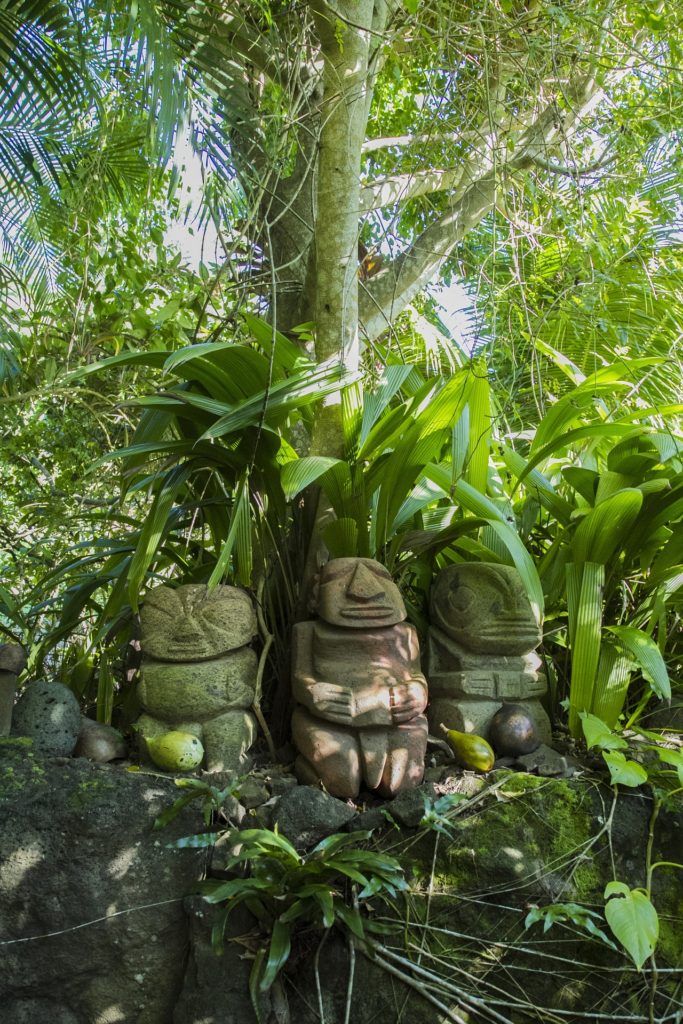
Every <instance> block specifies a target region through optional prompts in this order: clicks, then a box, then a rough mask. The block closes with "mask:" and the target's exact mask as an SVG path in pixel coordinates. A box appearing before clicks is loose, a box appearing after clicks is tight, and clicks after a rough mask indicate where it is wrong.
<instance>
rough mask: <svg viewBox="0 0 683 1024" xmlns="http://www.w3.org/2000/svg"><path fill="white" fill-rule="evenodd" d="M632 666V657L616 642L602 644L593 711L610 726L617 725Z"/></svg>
mask: <svg viewBox="0 0 683 1024" xmlns="http://www.w3.org/2000/svg"><path fill="white" fill-rule="evenodd" d="M631 667H632V662H631V659H630V658H627V657H626V656H625V655H624V653H623V651H621V650H620V649H619V648H618V647H617V646H616V645H615V644H611V643H603V644H602V645H601V647H600V660H599V662H598V670H597V674H596V678H595V688H594V691H593V704H592V707H591V711H592V712H593V714H594V715H597V717H598V718H601V719H602V720H603V721H605V722H606V723H607V725H609V726H610V727H611V726H614V725H616V723H617V720H618V718H619V715H620V714H621V710H622V708H623V706H624V700H625V699H626V693H627V690H628V684H629V682H630V680H631ZM584 732H585V728H584Z"/></svg>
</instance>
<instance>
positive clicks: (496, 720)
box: [489, 704, 541, 757]
mask: <svg viewBox="0 0 683 1024" xmlns="http://www.w3.org/2000/svg"><path fill="white" fill-rule="evenodd" d="M489 739H490V742H491V745H492V747H493V749H494V750H495V751H496V753H497V754H498V755H499V756H501V757H506V756H508V757H514V756H516V755H518V754H530V753H531V752H532V751H533V750H536V748H537V747H538V746H539V744H540V742H541V740H540V737H539V735H538V729H537V727H536V722H535V721H534V719H533V717H532V716H531V715H530V714H529V712H528V711H527V710H526V709H525V708H522V707H520V706H519V705H518V704H503V706H502V708H500V709H499V710H498V711H496V713H495V715H494V716H493V718H492V719H491V725H490V726H489Z"/></svg>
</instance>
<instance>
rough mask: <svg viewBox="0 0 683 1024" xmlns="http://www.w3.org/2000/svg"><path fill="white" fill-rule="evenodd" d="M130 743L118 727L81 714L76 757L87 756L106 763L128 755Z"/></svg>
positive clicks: (91, 759) (89, 758)
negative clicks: (95, 720)
mask: <svg viewBox="0 0 683 1024" xmlns="http://www.w3.org/2000/svg"><path fill="white" fill-rule="evenodd" d="M127 755H128V744H127V743H126V741H125V740H124V738H123V736H122V735H121V733H120V732H119V731H118V729H114V727H113V726H111V725H105V724H104V722H94V721H93V720H92V718H86V717H85V715H81V730H80V732H79V734H78V741H77V743H76V749H75V750H74V757H87V758H88V760H89V761H97V762H98V763H99V764H106V763H107V762H108V761H115V760H117V759H118V758H122V757H127Z"/></svg>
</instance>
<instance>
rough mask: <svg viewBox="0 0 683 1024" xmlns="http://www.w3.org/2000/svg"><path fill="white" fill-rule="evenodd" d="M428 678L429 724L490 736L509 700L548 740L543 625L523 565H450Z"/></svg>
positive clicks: (437, 585) (440, 590) (434, 598)
mask: <svg viewBox="0 0 683 1024" xmlns="http://www.w3.org/2000/svg"><path fill="white" fill-rule="evenodd" d="M430 609H431V611H430V619H431V625H430V629H429V646H428V661H427V678H428V679H429V689H430V694H431V698H432V701H431V704H430V708H429V724H430V727H431V730H432V732H434V733H436V734H438V729H439V725H440V724H441V723H442V722H443V723H444V725H446V726H447V727H448V728H449V729H457V730H458V731H460V732H470V733H477V734H478V735H480V736H484V737H487V736H488V728H489V724H490V722H491V719H492V718H493V716H494V714H495V713H496V711H497V710H498V709H499V708H500V707H502V705H503V702H512V703H514V704H518V705H521V706H522V707H523V708H524V709H525V710H526V711H527V712H528V713H529V714H530V715H531V716H532V718H533V719H534V721H535V723H536V726H537V730H538V737H539V739H540V740H541V742H543V743H549V742H550V739H551V729H550V721H549V719H548V716H547V714H546V712H545V711H544V709H543V707H542V706H541V703H540V700H539V698H540V697H541V696H542V695H543V694H544V693H545V691H546V689H547V684H546V679H545V676H544V675H543V674H542V673H541V672H540V671H539V669H540V666H541V661H540V658H539V657H538V655H537V654H536V653H535V651H534V648H535V647H537V646H538V644H539V643H540V642H541V636H542V633H541V627H540V626H539V624H538V623H537V621H536V619H535V617H534V613H533V610H532V608H531V603H530V601H529V598H528V596H527V593H526V591H525V589H524V586H523V584H522V581H521V579H520V576H519V573H518V572H517V570H516V569H515V568H514V567H512V566H509V565H494V564H489V563H484V562H472V563H462V564H459V565H449V566H448V568H446V569H443V570H442V571H441V572H440V573H439V574H438V576H437V577H436V580H435V582H434V586H433V587H432V592H431V598H430Z"/></svg>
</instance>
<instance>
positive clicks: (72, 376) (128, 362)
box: [60, 350, 171, 384]
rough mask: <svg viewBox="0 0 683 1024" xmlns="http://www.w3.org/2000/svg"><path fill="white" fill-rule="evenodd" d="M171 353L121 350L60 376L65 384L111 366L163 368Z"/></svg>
mask: <svg viewBox="0 0 683 1024" xmlns="http://www.w3.org/2000/svg"><path fill="white" fill-rule="evenodd" d="M169 355H171V353H170V352H168V351H154V350H152V351H151V352H150V351H145V352H140V351H135V352H121V353H120V354H119V355H117V356H109V357H108V358H107V359H100V360H99V362H97V363H89V364H88V365H87V366H81V367H80V368H79V369H78V370H72V371H71V372H70V373H66V374H65V375H64V376H63V377H61V378H60V380H61V382H62V383H64V384H70V383H71V382H72V381H75V380H81V378H83V377H89V376H91V375H92V374H93V373H99V372H100V370H108V369H109V367H110V366H136V365H140V366H151V367H152V368H154V369H159V370H160V369H162V367H163V365H164V363H165V362H166V360H167V359H168V357H169Z"/></svg>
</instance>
